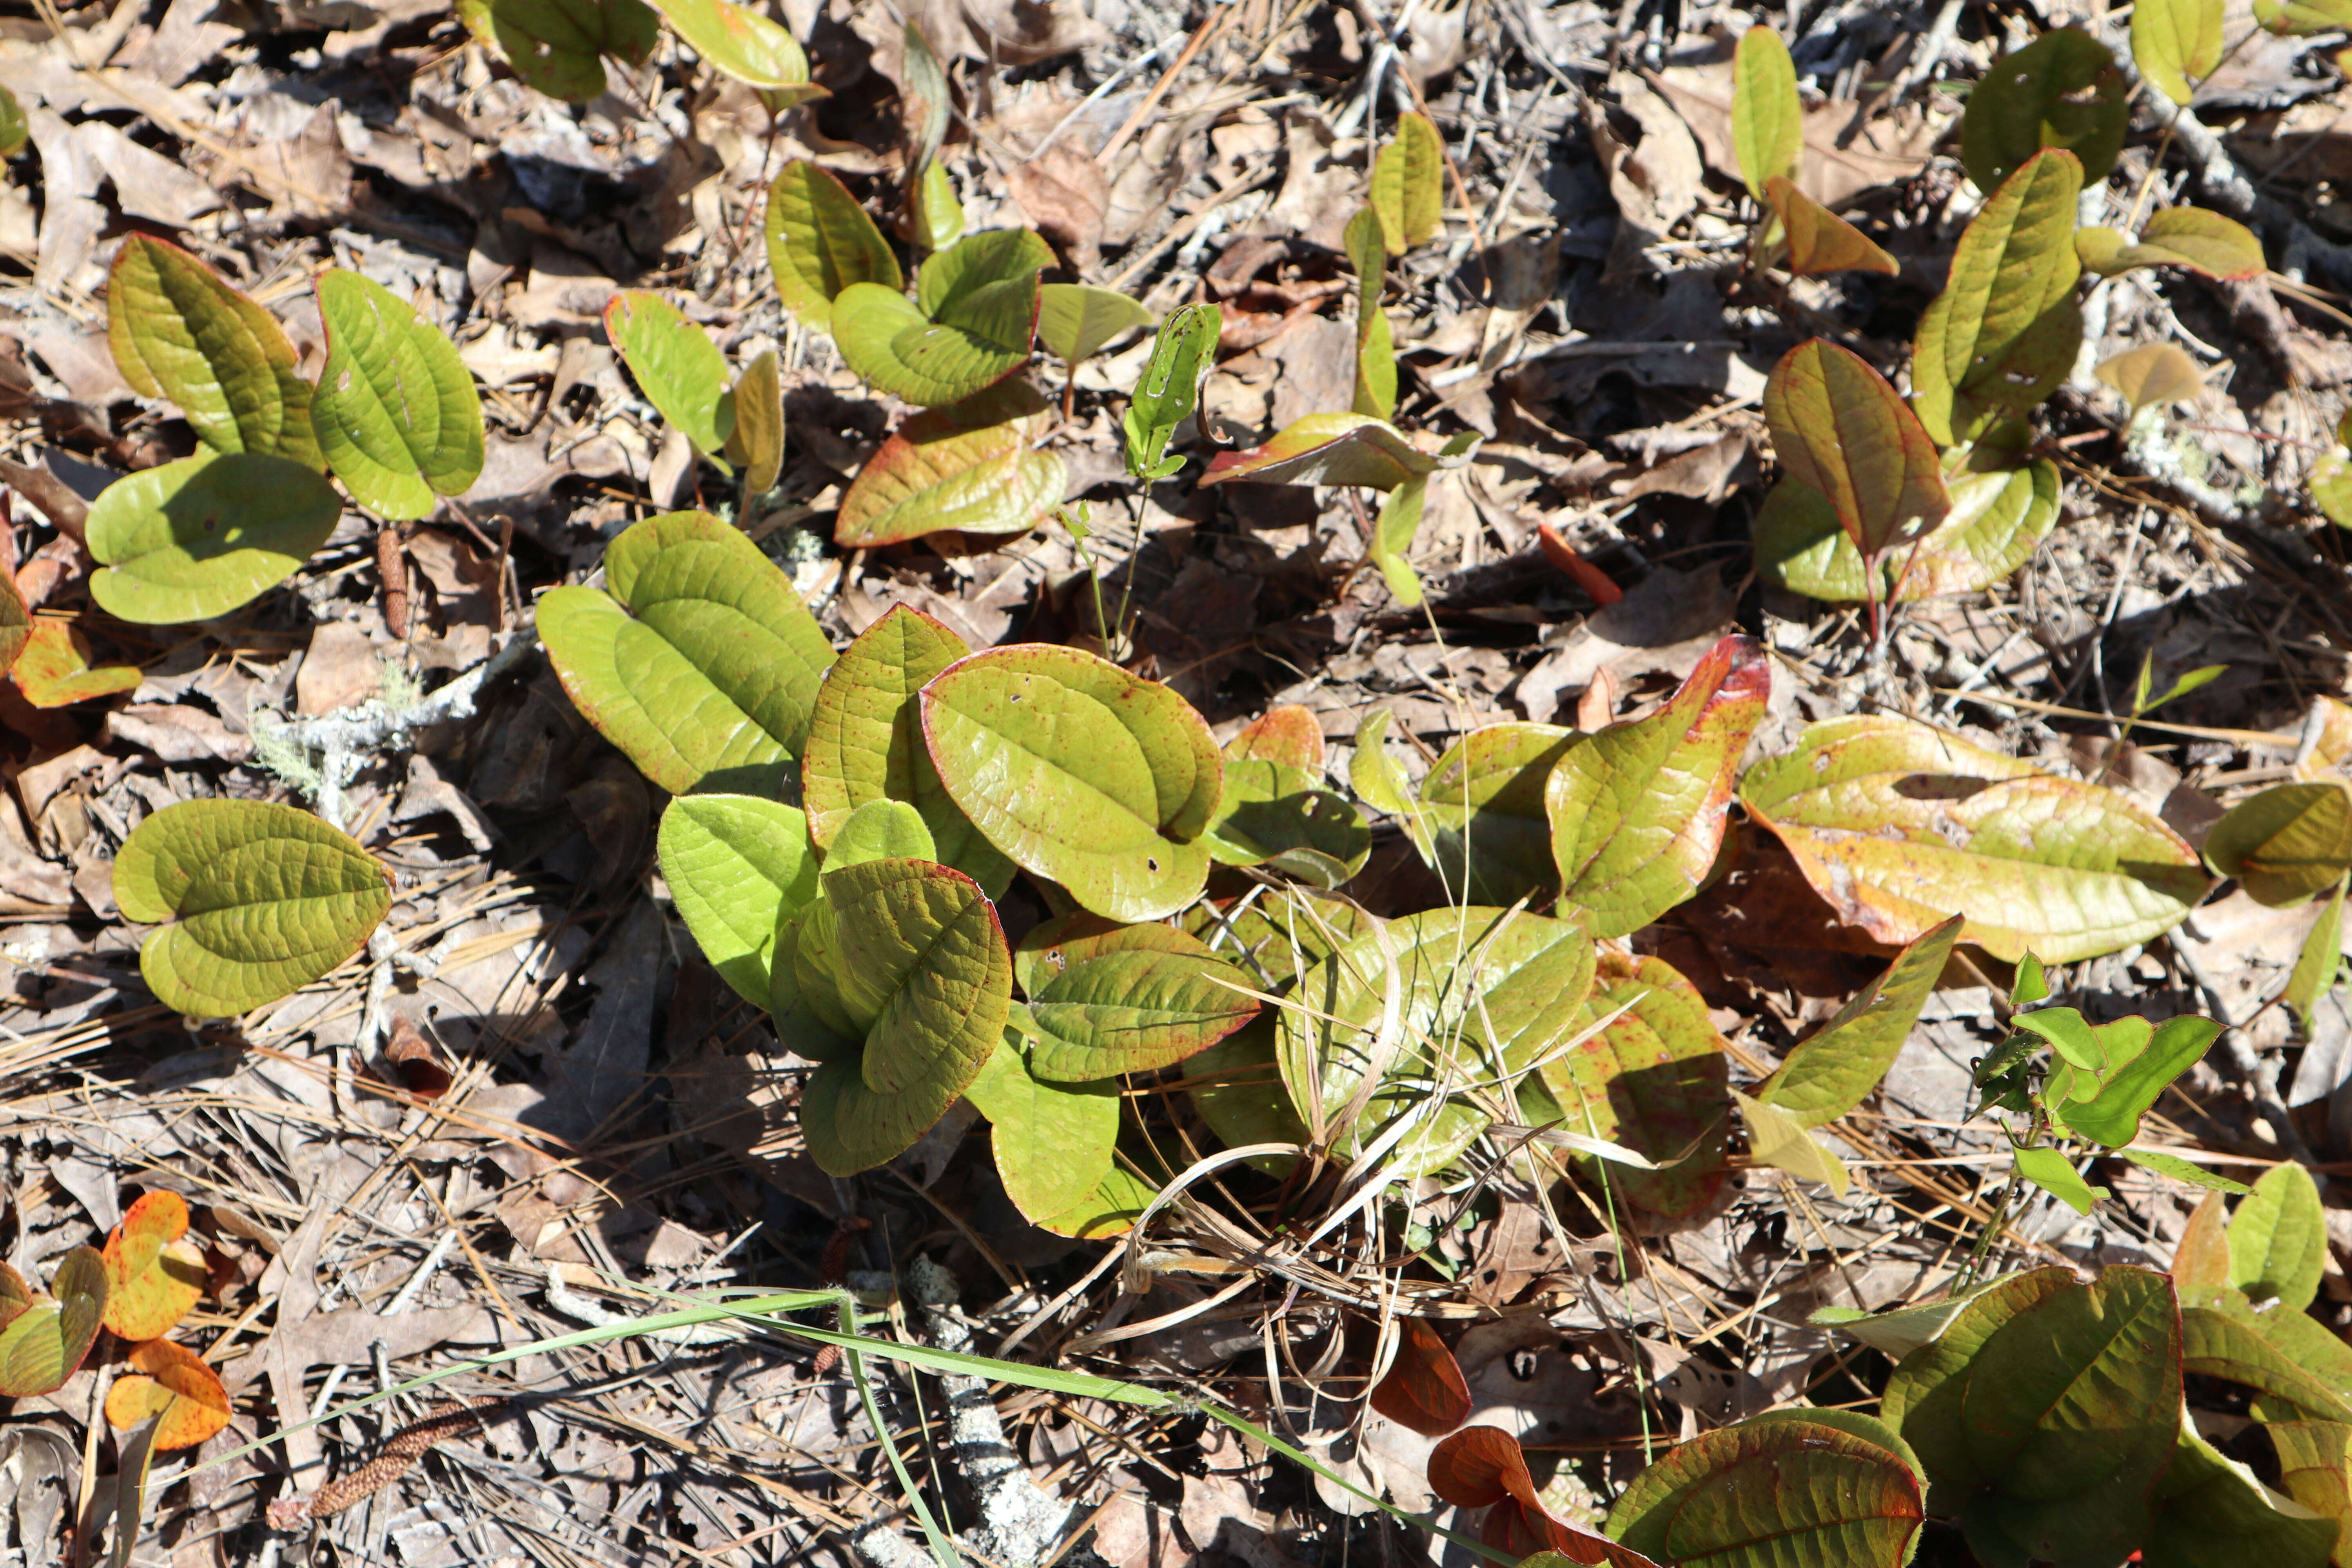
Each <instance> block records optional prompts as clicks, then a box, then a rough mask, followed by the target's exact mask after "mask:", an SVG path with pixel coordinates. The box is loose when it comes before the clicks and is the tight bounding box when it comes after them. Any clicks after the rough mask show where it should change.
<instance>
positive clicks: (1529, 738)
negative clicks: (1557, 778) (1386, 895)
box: [1358, 722, 1586, 904]
mask: <svg viewBox="0 0 2352 1568" xmlns="http://www.w3.org/2000/svg"><path fill="white" fill-rule="evenodd" d="M1584 743H1586V742H1585V739H1584V737H1583V736H1580V735H1579V734H1578V733H1577V732H1576V731H1573V730H1570V729H1566V728H1563V727H1562V726H1560V725H1558V724H1528V723H1517V722H1507V723H1501V724H1486V725H1482V726H1480V727H1479V728H1477V729H1475V730H1473V731H1470V732H1469V733H1468V734H1466V735H1465V736H1463V737H1462V738H1461V739H1460V740H1458V741H1456V742H1454V744H1452V745H1450V746H1448V747H1446V748H1445V750H1444V752H1441V753H1440V754H1439V756H1438V759H1437V761H1436V763H1434V764H1433V766H1432V767H1431V768H1430V770H1429V774H1428V776H1427V777H1426V778H1424V779H1423V780H1422V783H1421V800H1422V810H1423V821H1424V822H1425V823H1426V824H1427V826H1428V830H1429V833H1430V836H1431V842H1430V846H1429V848H1428V851H1427V853H1428V858H1429V859H1430V863H1431V864H1432V866H1433V867H1434V868H1435V869H1436V871H1437V873H1438V875H1440V876H1442V877H1444V879H1445V880H1446V885H1447V886H1448V887H1450V888H1452V889H1454V892H1455V895H1456V896H1457V897H1465V898H1467V899H1468V900H1470V901H1472V902H1474V903H1481V904H1508V903H1514V902H1516V901H1517V900H1520V899H1522V898H1532V897H1538V896H1541V895H1545V894H1549V893H1550V892H1552V891H1554V890H1556V889H1558V888H1559V868H1558V867H1557V866H1556V864H1555V863H1554V861H1553V857H1552V849H1553V842H1554V841H1553V837H1552V834H1553V829H1552V818H1551V816H1550V813H1549V810H1548V808H1547V806H1546V804H1545V790H1546V786H1547V784H1548V782H1549V779H1550V778H1551V776H1552V769H1553V766H1554V764H1556V763H1559V761H1560V759H1561V758H1562V757H1564V756H1566V755H1568V754H1569V753H1570V752H1571V750H1573V749H1574V748H1575V747H1577V746H1579V745H1581V744H1584ZM1358 793H1359V794H1361V793H1362V791H1361V790H1360V789H1359V791H1358ZM1366 798H1367V799H1370V796H1367V797H1366ZM1373 804H1374V805H1380V803H1379V802H1378V801H1374V802H1373ZM1383 809H1385V807H1383ZM1391 815H1394V814H1393V813H1392V814H1391ZM1577 864H1578V865H1580V866H1581V865H1582V864H1583V861H1582V859H1579V860H1578V862H1577Z"/></svg>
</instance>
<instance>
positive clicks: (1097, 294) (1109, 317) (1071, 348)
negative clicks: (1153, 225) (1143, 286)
mask: <svg viewBox="0 0 2352 1568" xmlns="http://www.w3.org/2000/svg"><path fill="white" fill-rule="evenodd" d="M1150 325H1151V312H1150V310H1145V309H1144V308H1143V302H1142V301H1141V300H1135V299H1131V298H1129V296H1127V295H1125V294H1121V293H1119V292H1118V291H1117V290H1116V289H1095V288H1090V287H1088V286H1087V285H1086V284H1083V283H1048V284H1046V285H1045V288H1044V289H1043V290H1042V291H1041V292H1040V295H1039V298H1038V304H1037V341H1038V342H1041V343H1044V344H1045V347H1046V348H1047V349H1048V350H1050V351H1051V352H1052V353H1053V354H1054V357H1055V358H1056V359H1058V360H1060V361H1061V362H1062V363H1065V364H1076V363H1078V361H1080V360H1082V359H1086V358H1087V357H1089V356H1091V355H1092V354H1093V353H1095V352H1096V351H1097V350H1099V349H1103V348H1106V347H1108V346H1109V344H1110V343H1111V342H1114V341H1116V340H1117V339H1118V338H1122V337H1124V336H1126V335H1127V334H1128V333H1129V332H1131V331H1135V330H1136V329H1137V328H1139V327H1148V326H1150Z"/></svg>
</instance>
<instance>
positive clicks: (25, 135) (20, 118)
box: [0, 87, 33, 158]
mask: <svg viewBox="0 0 2352 1568" xmlns="http://www.w3.org/2000/svg"><path fill="white" fill-rule="evenodd" d="M32 134H33V132H32V128H31V127H30V126H29V125H27V124H26V121H25V106H24V105H23V104H21V103H18V102H17V101H16V94H15V93H13V92H10V91H9V90H8V89H6V88H5V87H0V158H13V157H15V156H16V154H17V153H21V152H23V151H24V150H25V143H26V142H28V141H30V140H31V139H32Z"/></svg>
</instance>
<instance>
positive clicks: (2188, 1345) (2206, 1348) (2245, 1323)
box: [2180, 1296, 2352, 1421]
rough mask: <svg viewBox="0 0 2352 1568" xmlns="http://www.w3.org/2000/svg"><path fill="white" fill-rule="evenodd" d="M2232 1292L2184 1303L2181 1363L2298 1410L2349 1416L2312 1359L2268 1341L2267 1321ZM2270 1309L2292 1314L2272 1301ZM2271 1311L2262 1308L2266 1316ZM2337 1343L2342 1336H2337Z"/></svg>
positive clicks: (2320, 1416)
mask: <svg viewBox="0 0 2352 1568" xmlns="http://www.w3.org/2000/svg"><path fill="white" fill-rule="evenodd" d="M2243 1300H2244V1298H2243V1297H2242V1296H2240V1297H2237V1298H2236V1300H2233V1301H2231V1303H2230V1304H2229V1305H2227V1306H2210V1307H2208V1306H2185V1307H2183V1308H2182V1309H2181V1311H2180V1334H2181V1340H2180V1342H2181V1363H2180V1364H2181V1366H2182V1367H2183V1369H2184V1370H2186V1371H2188V1372H2189V1373H2194V1374H2196V1375H2197V1376H2200V1377H2218V1378H2221V1380H2223V1381H2224V1382H2227V1383H2235V1384H2242V1385H2243V1386H2244V1387H2247V1388H2251V1389H2253V1390H2255V1391H2257V1392H2258V1393H2260V1394H2263V1395H2265V1396H2267V1398H2266V1402H2267V1401H2268V1400H2275V1401H2277V1402H2279V1403H2281V1404H2284V1405H2287V1406H2289V1407H2290V1408H2292V1409H2293V1410H2294V1412H2296V1413H2297V1414H2298V1415H2302V1416H2310V1417H2315V1418H2317V1419H2320V1420H2327V1421H2346V1420H2352V1405H2347V1403H2346V1400H2345V1396H2344V1394H2343V1393H2342V1392H2341V1391H2340V1390H2338V1389H2336V1388H2335V1387H2332V1386H2330V1385H2329V1384H2328V1383H2327V1381H2326V1379H2325V1377H2324V1376H2322V1375H2320V1371H2319V1367H2318V1365H2317V1363H2312V1364H2306V1363H2305V1362H2304V1361H2303V1360H2302V1358H2300V1357H2298V1356H2296V1355H2294V1354H2290V1353H2289V1352H2286V1351H2285V1350H2284V1349H2283V1348H2282V1347H2281V1346H2280V1345H2278V1344H2276V1343H2274V1342H2273V1341H2272V1339H2271V1337H2270V1335H2269V1333H2268V1332H2267V1330H2268V1328H2269V1324H2267V1323H2263V1324H2261V1325H2259V1326H2258V1325H2257V1323H2256V1321H2255V1320H2254V1318H2253V1317H2252V1314H2250V1313H2248V1312H2247V1311H2245V1310H2242V1307H2240V1306H2239V1303H2241V1302H2242V1301H2243ZM2272 1311H2273V1312H2282V1311H2283V1312H2287V1313H2289V1314H2290V1315H2299V1314H2295V1313H2294V1309H2292V1308H2287V1307H2277V1308H2273V1309H2272ZM2269 1315H2270V1314H2265V1316H2266V1317H2267V1316H2269ZM2337 1344H2338V1345H2341V1344H2342V1342H2341V1341H2337Z"/></svg>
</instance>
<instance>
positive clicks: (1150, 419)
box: [1120, 305, 1224, 479]
mask: <svg viewBox="0 0 2352 1568" xmlns="http://www.w3.org/2000/svg"><path fill="white" fill-rule="evenodd" d="M1223 330H1224V312H1223V311H1222V310H1219V309H1218V308H1217V307H1216V306H1214V305H1184V306H1181V307H1179V308H1178V309H1176V310H1171V311H1170V312H1169V313H1168V316H1167V319H1166V320H1165V321H1161V322H1160V331H1159V333H1158V335H1156V336H1155V337H1154V338H1153V339H1152V340H1151V355H1150V359H1148V360H1147V361H1146V362H1145V363H1144V366H1143V374H1142V375H1140V376H1139V377H1138V378H1137V380H1136V383H1135V391H1134V393H1133V395H1131V396H1129V399H1128V405H1127V413H1126V414H1125V416H1122V418H1121V420H1120V427H1121V429H1122V430H1124V431H1125V433H1126V436H1127V471H1128V472H1129V473H1130V474H1133V475H1135V476H1136V477H1137V478H1138V479H1166V478H1168V476H1170V475H1171V474H1173V473H1174V472H1176V470H1177V469H1179V468H1182V467H1183V466H1184V459H1183V458H1182V457H1181V456H1175V457H1171V456H1170V455H1169V452H1168V443H1169V442H1170V441H1171V440H1172V439H1174V437H1175V435H1176V431H1177V429H1178V427H1179V426H1181V425H1182V424H1183V423H1184V421H1185V420H1187V419H1190V418H1191V417H1192V409H1193V405H1195V404H1196V403H1197V402H1198V401H1199V399H1200V395H1201V378H1202V376H1203V375H1205V374H1208V372H1209V369H1210V367H1211V366H1212V364H1213V363H1214V355H1215V353H1216V349H1217V339H1218V336H1219V334H1220V333H1222V332H1223Z"/></svg>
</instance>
